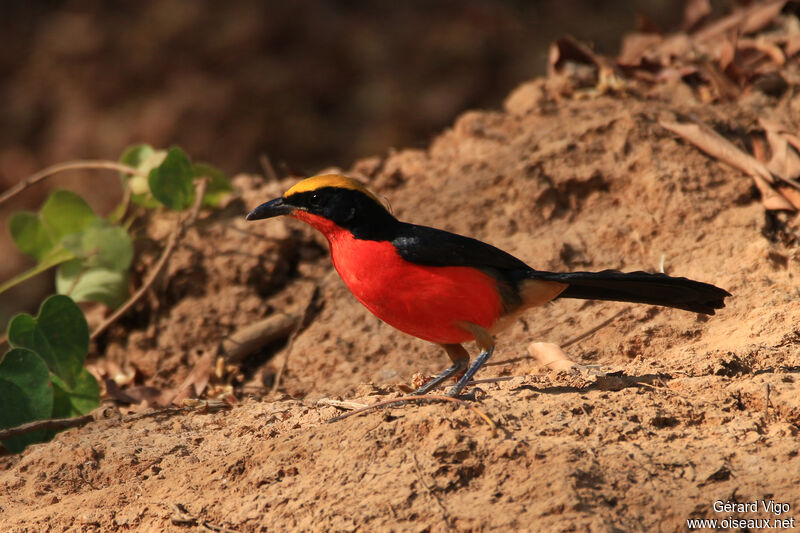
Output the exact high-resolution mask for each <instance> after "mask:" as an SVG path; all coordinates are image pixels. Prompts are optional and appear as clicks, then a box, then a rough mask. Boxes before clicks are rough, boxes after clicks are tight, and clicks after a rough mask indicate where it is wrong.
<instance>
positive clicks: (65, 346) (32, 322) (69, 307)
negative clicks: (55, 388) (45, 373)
mask: <svg viewBox="0 0 800 533" xmlns="http://www.w3.org/2000/svg"><path fill="white" fill-rule="evenodd" d="M8 343H9V344H10V345H11V347H13V348H27V349H29V350H31V351H33V352H35V353H36V354H38V355H39V357H41V358H42V359H44V361H45V363H47V366H48V368H50V370H51V371H52V372H53V373H54V374H56V375H57V376H58V377H60V378H61V379H62V380H64V382H65V383H66V384H67V385H68V386H69V387H74V386H75V384H76V379H77V376H78V375H79V374H80V372H81V370H83V361H84V360H85V359H86V353H87V352H88V351H89V325H88V324H87V323H86V317H84V316H83V313H82V312H81V310H80V308H79V307H78V305H77V304H76V303H75V302H73V301H72V299H71V298H69V297H68V296H64V295H61V294H54V295H53V296H50V297H48V298H47V299H46V300H45V301H44V303H42V306H41V307H40V308H39V315H38V316H37V317H36V318H34V317H32V316H31V315H28V314H26V313H22V314H19V315H17V316H15V317H14V318H12V319H11V323H10V324H9V326H8Z"/></svg>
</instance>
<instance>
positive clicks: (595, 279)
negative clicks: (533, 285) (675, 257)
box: [532, 270, 730, 315]
mask: <svg viewBox="0 0 800 533" xmlns="http://www.w3.org/2000/svg"><path fill="white" fill-rule="evenodd" d="M532 277H533V278H535V279H541V280H544V281H557V282H559V283H566V284H567V285H568V286H567V288H566V289H564V291H562V292H561V293H560V294H559V295H558V298H580V299H585V300H611V301H616V302H633V303H645V304H651V305H663V306H666V307H674V308H676V309H684V310H686V311H693V312H695V313H703V314H706V315H713V314H714V310H715V309H722V308H723V307H725V297H727V296H730V293H729V292H728V291H726V290H724V289H720V288H719V287H715V286H714V285H711V284H709V283H703V282H701V281H694V280H691V279H688V278H677V277H671V276H667V275H666V274H650V273H648V272H620V271H618V270H603V271H602V272H565V273H557V272H540V271H537V272H536V273H535V274H534V275H533V276H532Z"/></svg>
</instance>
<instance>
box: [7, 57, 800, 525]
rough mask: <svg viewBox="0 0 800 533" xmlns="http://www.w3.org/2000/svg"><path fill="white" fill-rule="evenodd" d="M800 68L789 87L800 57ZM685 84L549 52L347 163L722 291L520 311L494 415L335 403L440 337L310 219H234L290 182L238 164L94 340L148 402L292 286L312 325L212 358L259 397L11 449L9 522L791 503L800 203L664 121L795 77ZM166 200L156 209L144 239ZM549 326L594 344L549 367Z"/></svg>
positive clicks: (465, 228) (586, 260)
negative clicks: (726, 88) (497, 108)
mask: <svg viewBox="0 0 800 533" xmlns="http://www.w3.org/2000/svg"><path fill="white" fill-rule="evenodd" d="M784 78H785V79H786V80H788V83H789V85H790V86H792V87H795V88H796V87H797V86H798V85H800V84H798V78H797V65H796V62H795V64H794V65H791V64H787V66H786V68H785V69H784ZM671 87H672V89H670V90H664V89H659V90H657V91H656V92H653V91H644V90H639V89H636V88H634V87H629V88H627V89H625V90H616V91H614V92H613V93H611V94H603V91H602V90H598V91H596V92H586V93H580V95H581V96H582V97H581V98H576V97H575V96H576V94H578V93H575V92H573V93H572V94H571V95H570V96H569V97H564V93H563V85H560V84H559V83H558V80H555V78H553V77H551V78H550V79H548V80H535V81H532V82H530V83H528V84H525V85H523V86H521V87H519V88H518V89H517V90H515V91H514V92H513V93H512V94H511V96H510V97H509V98H508V100H507V101H506V105H505V110H504V111H502V112H478V111H475V112H468V113H465V114H463V115H462V116H461V117H460V118H459V119H458V120H457V121H456V122H455V124H454V126H453V127H452V129H450V130H448V131H446V132H444V133H443V134H442V135H441V136H439V137H438V138H437V139H436V140H435V141H434V142H433V143H432V145H431V146H430V148H429V149H427V150H406V151H400V152H397V153H393V154H390V155H388V156H385V157H375V158H371V159H367V160H362V161H360V162H359V163H358V164H356V165H355V167H354V168H353V169H351V170H352V173H353V174H354V175H358V176H361V177H362V178H363V179H364V180H366V181H368V183H369V184H370V186H371V188H372V189H373V190H375V191H376V192H377V193H378V194H379V195H381V196H384V197H386V198H387V199H388V200H389V201H390V203H391V206H392V209H393V211H394V213H395V214H396V215H397V216H398V217H399V218H401V219H405V220H409V221H413V222H416V223H421V224H427V225H432V226H437V227H442V228H444V229H447V230H451V231H455V232H458V233H463V234H467V235H470V236H474V237H477V238H479V239H482V240H486V241H488V242H490V243H492V244H494V245H496V246H498V247H500V248H503V249H505V250H508V251H509V252H511V253H513V254H514V255H516V256H518V257H519V258H521V259H523V260H525V261H526V262H527V263H529V264H530V265H531V266H533V267H535V268H541V269H547V270H602V269H606V268H619V269H624V270H652V271H655V270H659V269H660V267H662V265H663V269H664V270H665V271H666V272H667V273H669V274H674V275H681V276H687V277H691V278H694V279H699V280H702V281H707V282H712V283H714V284H716V285H718V286H721V287H724V288H725V289H727V290H729V291H730V292H731V293H732V294H733V297H732V298H730V299H728V306H727V307H726V308H725V309H724V310H722V311H720V312H719V313H718V314H717V316H714V317H710V318H709V317H703V316H698V315H694V314H692V313H686V312H681V311H677V310H669V309H663V308H657V307H652V306H634V305H628V304H619V303H604V302H581V301H558V302H556V303H554V304H551V305H548V306H546V307H544V308H540V309H537V310H533V311H531V312H529V313H527V314H526V315H524V316H523V317H522V318H521V319H520V320H519V321H518V322H517V323H516V324H515V325H514V326H513V327H511V328H510V329H509V330H507V331H506V332H504V333H503V334H502V335H501V336H500V337H499V339H498V347H497V351H496V355H495V356H494V359H493V360H492V361H491V364H490V365H489V366H487V367H486V368H485V369H484V370H482V371H481V373H480V374H479V375H478V377H479V378H482V379H486V378H492V377H504V378H508V379H505V380H494V381H490V382H484V383H480V384H479V385H478V387H479V388H480V389H481V391H482V392H481V393H479V394H478V398H479V399H478V401H477V402H476V403H475V406H476V407H477V408H479V409H480V411H482V412H483V413H485V414H486V415H488V416H489V417H490V418H491V419H492V420H493V421H494V422H495V423H496V424H497V426H498V429H497V431H496V432H492V431H491V430H490V428H489V427H488V426H487V425H486V423H485V422H484V421H483V420H482V419H481V418H480V417H478V416H477V415H476V414H475V413H473V412H471V411H470V410H467V409H464V408H463V407H460V406H451V405H448V404H434V405H423V406H416V405H414V406H403V407H393V408H390V409H387V410H381V411H373V412H370V413H369V414H366V415H359V416H354V417H350V418H348V419H345V420H342V421H339V422H335V423H333V424H328V423H326V421H327V420H328V419H330V418H331V417H333V416H335V415H336V414H339V413H340V412H341V411H339V410H338V409H336V408H335V407H332V406H330V405H327V404H325V403H323V404H317V400H319V399H320V398H323V397H331V396H337V397H341V398H345V399H348V400H354V401H357V402H362V403H372V402H375V401H377V400H382V399H386V398H390V397H393V396H396V395H399V394H401V393H402V389H403V385H405V384H407V383H409V381H410V380H411V377H412V375H413V374H414V373H415V372H423V373H427V374H432V373H436V372H437V371H439V370H441V369H442V368H443V367H444V366H445V365H446V364H447V358H446V357H445V356H444V354H443V353H442V352H441V350H440V349H439V348H438V347H435V346H432V345H428V344H426V343H424V342H422V341H418V340H416V339H413V338H410V337H407V336H405V335H403V334H401V333H398V332H396V331H394V330H393V329H392V328H390V327H389V326H386V325H385V324H382V323H380V322H379V321H378V320H377V319H376V318H374V317H373V316H372V315H370V314H369V313H368V312H367V311H366V310H365V309H364V308H363V307H361V306H360V304H358V303H357V302H356V301H355V299H354V298H353V297H352V296H351V295H350V294H349V293H348V291H347V289H346V288H345V287H344V285H343V284H342V282H341V280H340V279H339V278H338V276H336V275H335V273H333V272H332V268H331V266H330V262H329V259H328V257H327V252H326V245H325V243H324V240H323V239H322V238H321V237H320V236H319V235H317V234H315V233H314V232H313V231H312V230H311V229H309V228H307V227H305V226H303V225H302V224H300V223H297V222H295V221H286V220H269V221H266V222H259V223H246V222H245V221H244V220H243V218H242V216H243V213H244V212H245V211H246V209H247V208H248V207H253V206H255V205H257V204H258V203H260V202H262V201H264V200H266V199H269V198H272V197H274V196H277V195H279V194H280V193H281V192H283V191H284V190H285V189H286V188H287V187H288V186H289V185H290V184H291V183H293V182H294V180H288V179H287V180H285V181H283V182H280V183H266V184H265V183H264V182H263V181H261V180H260V179H258V178H256V177H248V176H242V177H239V178H237V179H236V186H237V188H238V191H239V196H238V197H237V198H235V199H233V200H232V201H231V202H230V203H229V205H228V207H227V208H226V209H225V210H223V211H222V212H220V213H216V214H208V215H206V218H205V219H203V220H202V221H201V223H200V224H198V225H197V226H196V227H194V228H193V229H191V230H190V231H189V234H188V238H187V240H186V242H185V243H184V244H183V245H182V247H181V249H180V251H179V252H176V255H175V257H174V258H173V260H172V261H171V262H170V266H169V272H168V275H166V276H165V277H164V282H163V283H161V284H160V285H159V286H158V287H156V288H155V289H154V294H153V297H152V298H150V299H149V300H148V301H146V302H143V303H142V304H140V305H139V306H138V308H137V309H136V310H135V312H133V313H132V314H131V315H130V316H128V317H127V318H126V319H125V321H124V322H121V323H119V324H117V325H116V326H115V327H114V328H112V330H111V331H110V332H109V333H108V334H107V336H106V337H105V338H104V339H103V341H102V346H100V348H103V349H105V353H106V358H107V361H111V362H113V364H114V365H116V367H117V368H119V369H121V371H122V372H127V373H128V375H131V376H134V377H133V379H134V381H133V382H132V384H131V385H135V386H129V387H128V389H127V390H128V391H130V392H132V393H136V394H142V395H144V394H145V389H146V390H147V391H149V392H150V396H148V397H149V398H150V401H151V403H153V404H155V403H158V402H159V401H165V400H168V399H171V397H172V396H173V395H174V393H175V392H176V391H178V389H180V388H182V386H183V385H185V384H189V385H194V384H197V383H198V380H197V379H196V375H197V374H198V372H197V369H198V368H201V367H202V366H203V365H206V366H209V367H210V366H211V365H210V363H211V362H213V360H214V357H216V356H217V355H218V354H220V353H221V352H220V346H219V345H220V342H221V340H222V339H225V338H226V337H228V336H229V335H231V334H232V333H233V332H235V331H237V330H240V329H241V328H243V327H244V326H246V325H248V324H252V323H254V322H256V321H258V320H260V319H264V318H268V317H270V316H272V315H274V314H275V313H277V312H281V313H284V314H286V315H289V316H293V317H301V316H303V315H306V318H307V319H308V320H307V322H308V324H307V325H303V326H302V327H301V328H300V330H299V332H298V334H297V335H295V336H293V339H292V340H291V342H289V343H288V345H287V343H286V339H287V336H289V334H288V333H286V334H284V335H283V336H282V337H281V339H279V340H277V341H274V342H272V343H270V344H267V345H266V346H265V347H263V348H261V349H259V350H257V351H256V352H254V353H249V354H247V358H245V359H244V361H243V362H242V364H241V365H235V367H234V368H227V369H226V368H222V369H218V372H216V375H214V374H213V373H212V375H211V377H210V378H209V379H211V385H212V387H211V389H212V390H216V391H218V392H219V391H223V392H224V391H225V390H226V388H225V387H226V386H230V390H233V391H234V392H235V393H237V394H238V395H239V396H240V397H242V398H243V399H242V401H241V403H239V404H237V405H235V406H234V407H233V408H231V409H223V410H211V411H210V412H203V411H197V412H192V413H189V414H187V413H186V412H185V411H170V412H162V413H160V414H152V415H146V413H145V414H144V415H139V417H138V418H134V419H125V420H123V421H120V420H108V421H104V422H98V423H95V424H91V425H89V426H86V427H84V428H81V429H77V430H72V431H68V432H64V433H62V434H60V435H59V436H58V437H57V438H56V439H55V440H54V441H52V442H51V443H48V444H42V445H37V446H33V447H31V448H30V449H28V450H27V451H26V452H25V453H24V454H22V455H19V456H13V457H5V458H2V459H0V508H2V510H3V513H2V514H0V526H2V528H3V529H4V530H12V531H17V530H19V531H22V530H26V528H27V529H30V530H40V529H43V528H46V527H49V528H51V529H55V530H66V529H71V528H74V529H93V528H96V529H103V530H106V529H112V528H130V529H137V530H163V529H165V528H167V527H169V524H170V523H172V524H175V525H176V526H186V527H189V526H193V525H200V526H204V527H206V528H212V529H213V528H217V529H216V530H221V529H219V528H220V527H223V528H230V529H233V530H236V531H267V530H289V529H298V530H317V531H320V530H331V531H343V530H348V531H350V530H357V529H358V530H362V529H363V530H393V529H396V530H407V529H411V530H419V531H445V530H448V529H458V530H484V529H486V530H489V529H498V530H504V529H505V530H507V529H523V530H529V529H538V530H545V531H561V530H565V531H566V530H586V529H592V530H612V529H614V528H618V529H622V530H667V531H672V530H677V529H682V528H685V527H686V519H687V518H689V517H700V518H718V519H723V518H727V517H729V516H741V517H743V518H748V519H752V518H755V517H767V516H769V517H770V518H775V515H774V514H772V515H769V514H768V513H763V512H759V513H758V514H755V513H744V514H737V513H717V512H715V510H714V508H713V507H712V506H713V504H714V502H715V501H716V500H722V501H723V502H724V501H727V500H731V501H737V502H751V501H754V500H762V499H763V500H766V501H769V500H774V501H776V502H784V503H787V504H789V506H790V512H788V513H786V514H783V515H781V516H780V518H789V517H792V516H797V512H798V511H797V510H798V509H800V489H798V488H797V479H796V475H795V473H796V472H798V471H800V457H798V454H797V440H796V439H797V434H798V430H799V429H800V407H798V405H797V402H796V398H797V394H798V380H800V375H799V374H798V372H800V332H799V331H798V328H797V324H798V323H800V306H799V305H798V304H797V299H798V292H797V281H798V280H797V276H798V260H800V251H798V250H799V248H798V219H797V216H795V215H789V216H786V215H779V214H776V213H774V212H768V211H765V208H764V206H763V205H762V202H761V199H760V196H759V192H758V190H757V189H756V187H755V186H754V185H753V180H751V179H750V178H749V177H747V176H746V175H745V174H743V173H742V172H741V171H740V170H736V169H734V168H732V167H729V166H726V165H724V164H721V163H720V162H719V161H718V160H716V159H715V158H712V157H709V156H707V155H705V154H703V153H702V152H700V151H699V150H698V149H697V148H696V147H695V146H694V145H693V144H691V143H688V142H686V141H684V140H682V139H681V138H679V137H678V136H676V135H675V134H674V133H672V132H670V131H668V130H667V129H665V128H664V127H663V126H662V125H660V122H664V121H675V120H679V119H683V118H684V117H692V120H694V121H699V122H702V123H705V124H710V125H713V126H714V127H715V128H716V129H717V130H718V131H724V132H726V133H729V134H731V136H733V134H735V133H736V132H749V131H751V130H754V129H757V128H758V121H759V119H762V120H763V119H768V120H773V121H779V122H782V123H783V124H785V125H792V124H794V125H796V124H798V123H800V106H798V104H797V102H798V100H797V99H796V98H792V94H793V91H794V89H790V90H788V91H786V92H784V93H782V94H781V95H777V96H775V95H770V94H766V93H764V92H761V91H752V92H748V93H745V94H742V95H740V96H738V97H737V98H736V99H735V100H715V101H711V102H709V101H703V98H701V97H697V93H695V92H693V91H692V90H690V89H689V88H687V86H686V85H684V84H680V83H679V84H676V85H672V86H671ZM171 223H172V222H171V221H170V220H167V219H161V220H159V221H155V222H154V223H153V224H151V225H150V226H149V227H148V228H147V232H148V236H149V237H150V239H152V241H145V245H146V244H147V243H148V242H150V243H151V244H152V245H153V246H152V248H153V255H154V256H155V255H156V252H157V249H156V247H155V243H156V242H158V241H159V240H160V239H162V238H163V237H164V236H165V235H166V234H167V233H168V232H169V231H170V228H171ZM145 245H143V246H144V248H145V252H147V249H146V248H147V246H145ZM143 268H145V269H146V264H145V267H143ZM315 292H316V293H317V295H316V296H315ZM614 316H615V318H614V319H613V320H612V321H611V322H610V323H609V324H607V325H606V326H605V327H602V328H600V329H599V330H597V331H593V329H594V328H596V326H598V325H600V324H602V323H604V322H605V321H606V320H607V319H609V318H612V317H614ZM587 332H591V334H589V335H583V334H584V333H587ZM576 338H577V339H578V340H575V341H574V342H572V340H574V339H576ZM534 340H536V341H550V342H554V343H556V344H559V345H563V346H567V348H566V351H567V353H568V355H569V356H570V357H571V358H572V359H573V360H574V361H576V362H578V363H580V364H583V365H600V367H599V368H593V369H592V370H591V371H588V372H587V371H584V372H582V373H567V372H558V373H556V372H549V371H547V370H544V369H542V368H541V367H539V366H538V364H537V363H536V361H535V360H534V359H533V358H531V357H530V356H528V352H527V347H528V345H529V344H530V343H531V342H532V341H534ZM104 361H106V360H99V361H97V362H96V364H95V365H96V366H95V368H96V370H97V371H104V369H106V370H107V369H108V368H109V365H110V364H111V363H108V362H107V361H106V362H104ZM265 361H268V362H267V363H266V364H265ZM104 365H105V366H104ZM284 365H285V371H284V372H283V373H282V376H281V382H280V387H279V391H280V392H278V393H274V394H270V393H269V387H270V386H271V384H272V383H273V381H274V379H275V374H276V373H277V372H278V370H279V369H280V368H282V367H283V366H284ZM206 377H208V371H207V372H206ZM200 381H202V380H200ZM760 511H761V509H760Z"/></svg>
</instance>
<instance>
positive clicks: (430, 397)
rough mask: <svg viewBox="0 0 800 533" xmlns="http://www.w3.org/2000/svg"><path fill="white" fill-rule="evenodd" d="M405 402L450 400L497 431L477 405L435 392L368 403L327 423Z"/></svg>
mask: <svg viewBox="0 0 800 533" xmlns="http://www.w3.org/2000/svg"><path fill="white" fill-rule="evenodd" d="M406 402H451V403H455V404H457V405H461V406H463V407H466V408H468V409H469V410H470V411H472V412H473V413H475V414H476V415H478V416H479V417H481V418H482V419H483V420H485V421H486V423H487V424H489V427H490V428H491V430H492V436H494V435H495V434H496V432H497V424H495V423H494V422H492V419H491V418H489V417H488V416H487V415H486V413H484V412H483V411H481V410H480V409H478V408H477V407H475V406H473V405H471V404H469V403H468V402H465V401H464V400H459V399H458V398H452V397H450V396H439V395H436V394H427V395H414V396H403V397H401V398H395V399H394V400H386V401H383V402H378V403H374V404H372V405H368V406H367V407H363V408H361V409H356V410H355V411H350V412H349V413H344V414H342V415H339V416H335V417H333V418H331V419H330V420H328V423H329V424H331V423H333V422H338V421H339V420H344V419H345V418H350V417H351V416H354V415H360V414H361V413H366V412H367V411H371V410H373V409H380V408H381V407H386V406H387V405H394V404H404V403H406Z"/></svg>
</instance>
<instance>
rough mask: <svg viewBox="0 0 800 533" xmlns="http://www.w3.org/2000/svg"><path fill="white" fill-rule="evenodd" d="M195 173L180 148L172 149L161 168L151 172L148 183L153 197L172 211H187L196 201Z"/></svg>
mask: <svg viewBox="0 0 800 533" xmlns="http://www.w3.org/2000/svg"><path fill="white" fill-rule="evenodd" d="M193 180H194V171H193V170H192V163H191V162H190V161H189V158H188V157H187V155H186V154H185V153H184V151H183V150H181V149H180V148H171V149H170V150H169V152H168V153H167V157H166V158H165V159H164V162H163V163H161V165H160V166H158V167H157V168H154V169H153V170H151V171H150V176H149V179H148V183H149V184H150V192H152V193H153V196H155V198H156V199H157V200H158V201H159V202H161V203H162V204H164V205H165V206H167V207H168V208H170V209H174V210H176V211H180V210H182V209H186V208H187V207H189V206H190V205H192V202H193V201H194V186H193Z"/></svg>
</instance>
